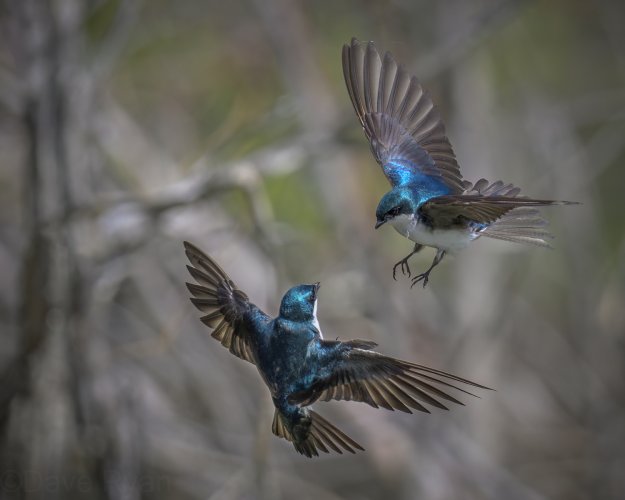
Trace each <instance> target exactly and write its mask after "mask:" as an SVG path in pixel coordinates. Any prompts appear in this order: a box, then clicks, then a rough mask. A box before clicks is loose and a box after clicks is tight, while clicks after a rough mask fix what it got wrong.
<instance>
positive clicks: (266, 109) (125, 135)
mask: <svg viewBox="0 0 625 500" xmlns="http://www.w3.org/2000/svg"><path fill="white" fill-rule="evenodd" d="M624 5H625V4H623V2H617V1H609V0H603V1H597V2H585V1H581V0H573V1H571V0H569V1H553V2H539V1H502V0H499V1H495V0H483V1H479V2H465V1H462V0H453V1H452V0H450V1H445V2H424V1H407V0H406V1H404V0H393V1H390V0H389V1H366V2H357V1H344V2H336V1H330V0H321V1H315V2H302V1H289V0H251V1H238V0H235V1H227V2H223V1H213V0H209V1H204V0H185V1H174V0H149V1H148V0H143V1H140V0H84V1H81V0H63V1H51V0H3V2H2V7H1V11H0V16H1V19H0V22H1V28H0V33H1V34H2V43H1V44H0V152H1V154H0V167H1V169H0V194H1V196H0V224H1V226H0V264H1V267H0V270H1V271H0V272H1V277H2V280H1V281H0V283H1V285H0V323H1V332H2V336H1V340H0V377H1V385H0V432H1V437H0V440H1V442H2V445H1V446H0V497H1V498H28V499H31V498H46V499H47V498H85V499H87V498H89V499H92V498H115V499H118V498H120V499H121V498H123V499H135V498H158V499H183V498H256V497H258V498H271V499H273V498H284V499H288V498H299V499H305V498H315V499H319V498H328V499H335V498H363V499H364V498H371V499H373V498H396V499H404V498H405V499H412V498H428V499H452V498H454V499H455V498H491V499H501V498H536V499H540V498H556V499H567V500H568V499H577V498H579V499H582V498H584V499H585V498H606V499H607V498H623V495H624V494H625V476H624V475H623V470H624V468H625V412H624V408H625V373H624V369H625V348H624V345H625V344H624V342H625V224H624V223H623V213H625V196H623V195H622V191H623V188H624V187H625V170H624V169H623V164H624V161H625V140H624V139H623V138H624V137H625V56H624V54H625V31H624V30H623V20H624V19H625V7H624ZM352 36H357V37H358V38H360V39H362V40H369V39H372V40H375V41H376V42H377V43H378V45H379V46H380V47H381V48H382V49H385V50H390V51H392V52H393V53H394V55H395V56H396V58H397V59H398V60H399V61H402V62H403V63H404V64H405V66H406V67H407V68H408V69H409V70H410V71H412V72H414V73H415V74H417V75H418V77H419V78H420V79H421V80H422V81H423V82H424V83H425V85H426V87H428V88H429V89H430V91H431V92H432V94H433V95H434V97H435V100H436V102H437V103H438V104H439V106H440V108H441V112H442V113H443V116H444V117H445V120H446V123H447V127H448V134H449V136H450V138H451V141H452V144H453V145H454V149H455V150H456V153H457V155H458V158H459V162H460V164H461V166H462V168H463V173H464V175H465V177H466V178H468V179H470V180H476V179H477V178H479V177H482V176H483V177H487V178H489V179H492V180H495V179H498V178H501V179H503V180H505V181H507V182H513V183H514V184H516V185H519V186H522V187H523V190H524V192H525V193H527V194H529V195H532V196H535V197H545V198H556V199H570V200H576V201H581V202H583V205H581V206H575V207H557V208H553V209H550V210H549V211H548V213H545V215H546V217H547V218H548V219H550V221H551V223H552V229H553V232H554V234H556V235H557V239H556V240H555V250H553V251H546V250H542V249H538V248H526V247H521V246H514V245H512V244H506V243H498V242H494V241H481V240H480V241H478V242H476V243H475V244H473V245H472V246H471V248H469V249H467V250H466V251H465V252H464V253H462V254H461V255H459V256H458V257H457V258H455V259H448V260H447V259H446V260H445V262H444V263H443V264H442V265H441V266H440V267H439V268H437V269H436V271H435V272H434V274H433V278H432V281H431V283H430V285H429V286H428V288H427V289H426V290H422V289H413V290H409V288H408V285H409V281H408V280H407V279H405V278H400V279H399V280H398V282H394V281H393V280H392V278H391V267H392V264H393V263H394V262H396V261H397V260H399V259H400V258H401V257H403V256H404V255H406V254H407V253H408V252H409V250H410V245H409V242H407V241H406V240H405V239H404V238H402V237H400V236H399V235H397V234H396V233H394V231H392V229H391V228H382V229H380V230H379V231H374V230H373V224H374V222H375V218H374V211H375V206H376V204H377V201H378V199H379V197H380V196H381V195H382V194H383V193H384V192H385V190H386V189H387V185H386V181H385V179H384V177H383V175H382V174H381V172H380V171H379V169H378V167H377V165H376V164H375V162H374V160H373V158H372V157H371V155H370V153H369V151H368V146H367V144H366V140H365V138H364V136H363V134H362V132H361V130H360V127H359V126H358V123H357V120H356V118H355V116H354V113H353V110H352V109H351V104H350V102H349V99H348V96H347V92H346V91H345V89H344V84H343V81H342V74H341V60H340V50H341V46H342V44H343V43H345V42H347V41H349V39H350V38H351V37H352ZM545 212H547V211H545ZM184 239H188V240H190V241H192V242H194V243H195V244H197V245H199V246H201V247H202V248H204V249H206V250H207V251H208V252H209V253H211V254H212V255H213V256H214V257H215V258H216V259H217V260H218V261H219V262H220V263H221V264H222V266H223V267H224V268H225V269H226V270H227V271H228V272H229V273H230V274H231V275H232V277H233V278H234V279H235V281H236V282H237V284H238V285H239V286H240V287H241V288H242V289H244V290H245V291H246V292H247V293H248V294H249V296H250V297H251V299H252V300H253V301H254V302H256V303H257V304H259V305H261V306H262V307H263V308H266V310H267V311H268V312H270V313H275V311H276V306H277V302H278V300H279V298H280V296H281V293H282V292H283V291H284V290H285V289H286V288H288V287H289V286H290V285H292V284H294V283H297V282H302V281H306V282H312V281H318V280H320V281H321V282H322V283H323V288H322V290H321V294H320V306H319V308H320V310H319V314H320V322H321V327H322V328H323V330H324V332H325V335H326V337H328V338H334V337H340V338H342V339H347V338H351V337H359V338H369V339H372V340H375V341H377V342H379V343H380V346H381V347H380V349H381V351H382V352H385V353H388V354H391V355H395V356H398V357H401V358H404V359H408V360H411V361H416V362H421V363H425V364H429V365H432V366H435V367H438V368H440V369H443V370H447V371H451V372H454V373H458V374H460V375H462V376H465V377H467V378H470V379H474V380H476V381H479V382H481V383H484V384H486V385H488V386H491V387H494V388H495V389H497V391H496V392H492V393H488V394H485V395H483V397H482V398H481V399H476V398H471V397H466V398H464V402H465V403H466V407H462V408H454V409H453V411H451V412H449V413H447V412H440V411H435V412H434V413H433V414H432V415H404V414H395V413H390V412H387V411H384V410H374V409H372V408H370V407H368V406H366V405H362V404H357V403H319V404H317V405H316V409H317V410H318V411H320V412H321V413H322V414H323V415H326V416H328V418H331V419H332V420H333V421H334V422H335V423H336V425H337V426H338V427H339V428H341V429H343V430H344V431H345V432H347V433H348V434H350V435H352V436H353V437H354V438H355V439H356V440H357V441H359V442H360V443H362V444H363V445H364V446H365V448H367V451H366V452H365V453H360V454H358V455H356V456H348V457H345V456H336V455H334V456H324V457H322V458H320V459H317V460H308V459H305V458H303V457H300V456H299V455H297V454H296V453H295V452H294V451H293V449H292V447H291V446H290V445H289V444H287V443H286V442H284V441H280V440H278V439H277V438H274V437H273V436H272V435H271V430H270V428H271V403H270V398H269V395H268V392H267V390H266V388H265V387H264V386H263V385H262V383H261V381H260V378H259V377H258V375H257V373H256V372H255V370H254V368H253V367H252V366H250V365H249V364H247V363H244V362H242V361H240V360H238V359H236V358H234V357H233V356H231V355H230V354H229V353H228V352H227V351H226V350H225V349H223V348H222V347H220V346H219V344H218V343H217V342H215V341H214V340H213V339H211V337H210V335H209V333H208V331H207V330H206V329H205V328H204V327H203V325H202V324H201V323H200V322H199V321H198V319H197V314H196V311H195V310H194V309H193V308H192V306H191V305H190V304H189V302H188V299H187V292H186V289H185V288H184V281H185V280H186V279H187V276H186V271H185V268H184V255H183V252H182V244H181V242H182V240H184ZM431 258H432V253H431V251H430V250H426V251H423V252H422V253H421V254H419V256H418V257H416V258H414V263H413V269H419V268H425V267H426V266H427V265H428V264H429V262H430V260H431Z"/></svg>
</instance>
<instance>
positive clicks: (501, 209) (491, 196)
mask: <svg viewBox="0 0 625 500" xmlns="http://www.w3.org/2000/svg"><path fill="white" fill-rule="evenodd" d="M465 187H466V189H465V191H464V192H463V193H462V194H459V195H443V196H437V197H434V198H430V199H429V200H428V201H426V202H425V203H424V204H423V205H422V206H421V207H420V208H419V213H420V215H421V217H422V218H423V219H424V220H425V222H426V223H428V222H429V223H430V225H435V226H436V227H437V228H449V227H453V226H454V225H458V224H460V225H464V224H466V223H467V221H473V222H477V223H481V224H486V225H488V224H492V223H493V222H495V221H497V220H499V219H500V218H501V217H503V216H504V215H505V214H507V213H508V212H510V211H512V210H514V209H517V210H518V209H523V210H525V211H526V213H525V215H527V214H528V213H530V214H531V215H532V216H533V217H534V219H537V222H538V223H539V224H538V225H536V224H535V223H534V226H533V227H532V228H530V229H538V227H539V226H542V225H545V224H546V223H545V221H543V220H542V219H541V218H540V217H539V213H538V212H537V211H536V210H535V209H536V207H542V206H548V205H570V204H574V202H570V201H556V200H536V199H533V198H527V197H523V196H518V195H519V193H520V191H521V190H520V189H519V188H518V187H515V186H513V185H512V184H504V183H503V182H502V181H497V182H493V183H492V184H490V183H489V182H488V181H487V180H486V179H480V180H479V181H477V182H476V183H475V184H470V183H468V182H466V183H465ZM528 211H529V212H528ZM434 222H435V223H436V224H434ZM545 234H548V233H545Z"/></svg>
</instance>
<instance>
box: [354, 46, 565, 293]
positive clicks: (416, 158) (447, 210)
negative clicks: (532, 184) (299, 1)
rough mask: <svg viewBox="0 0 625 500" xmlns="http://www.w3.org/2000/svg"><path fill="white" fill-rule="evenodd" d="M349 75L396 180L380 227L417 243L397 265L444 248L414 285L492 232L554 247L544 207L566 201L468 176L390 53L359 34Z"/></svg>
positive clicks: (431, 110) (362, 115)
mask: <svg viewBox="0 0 625 500" xmlns="http://www.w3.org/2000/svg"><path fill="white" fill-rule="evenodd" d="M343 74H344V76H345V83H346V85H347V90H348V92H349V96H350V98H351V101H352V104H353V105H354V109H355V110H356V114H357V115H358V119H359V120H360V123H361V125H362V127H363V129H364V132H365V135H366V136H367V138H368V139H369V142H370V144H371V151H372V152H373V155H374V156H375V159H376V160H377V162H378V163H379V164H380V166H381V167H382V170H383V171H384V174H385V175H386V177H387V179H388V180H389V182H390V183H391V186H392V189H391V191H389V192H388V193H386V194H385V195H384V196H383V197H382V199H381V200H380V203H379V205H378V208H377V210H376V225H375V227H376V228H378V227H380V226H382V225H383V224H385V223H387V222H390V223H391V225H392V226H393V227H394V228H395V229H396V230H397V231H398V232H399V233H401V234H402V235H404V236H405V237H407V238H408V239H410V240H412V241H414V242H415V246H414V250H413V252H412V253H411V254H410V255H408V257H406V258H404V259H402V260H401V261H400V262H398V263H397V264H396V265H395V266H394V267H393V277H395V271H396V269H397V267H399V266H401V270H402V272H404V273H407V274H408V275H409V276H410V267H409V266H408V259H409V258H410V256H412V255H413V254H414V253H416V252H418V251H419V250H420V249H421V248H422V247H423V246H430V247H433V248H436V249H437V253H436V257H435V258H434V261H433V263H432V265H431V266H430V268H429V269H428V270H427V271H426V272H424V273H421V274H419V275H418V276H416V277H415V278H413V281H412V285H415V284H416V283H418V282H420V281H422V282H423V286H425V285H426V284H427V282H428V277H429V274H430V272H431V270H432V269H433V268H434V267H435V266H436V265H437V264H438V263H439V262H440V261H441V260H442V259H443V257H444V256H445V254H446V253H450V252H451V253H453V252H456V251H458V250H460V249H462V248H464V247H466V246H467V245H468V244H469V243H470V242H471V241H473V240H474V239H476V238H478V237H480V236H488V237H490V238H497V239H502V240H507V241H513V242H518V243H531V244H535V245H540V246H549V244H548V242H547V240H548V239H549V238H551V235H550V234H549V232H547V231H546V230H545V228H544V226H545V225H546V222H545V221H544V220H543V219H542V217H541V216H540V213H539V212H538V210H537V209H536V207H537V206H542V205H554V204H565V203H569V202H559V201H552V200H535V199H529V198H524V197H518V194H519V191H520V190H519V189H518V188H515V187H514V186H513V185H512V184H508V185H504V183H503V182H501V181H497V182H494V183H492V184H489V183H488V182H487V181H486V180H485V179H481V180H479V181H477V182H476V183H475V184H472V183H471V182H468V181H466V180H464V179H463V178H462V175H461V174H460V167H459V166H458V162H457V161H456V156H455V154H454V151H453V149H452V147H451V144H450V143H449V140H448V139H447V136H446V135H445V127H444V125H443V122H442V120H441V118H440V116H439V114H438V111H437V110H436V107H435V106H434V104H433V103H432V100H431V99H430V97H429V95H428V94H427V92H425V91H424V90H423V88H422V87H421V84H420V83H419V81H418V80H417V79H416V78H415V77H414V76H410V75H409V74H408V73H407V72H406V70H405V69H404V68H403V67H402V66H400V65H398V64H397V63H396V62H395V60H394V59H393V57H392V56H391V55H390V54H389V53H388V52H387V53H386V54H384V57H380V54H379V53H378V51H377V49H376V48H375V46H374V45H373V43H371V42H369V43H368V44H361V43H360V42H359V41H358V40H356V39H353V40H352V42H351V43H350V44H348V45H345V46H344V47H343Z"/></svg>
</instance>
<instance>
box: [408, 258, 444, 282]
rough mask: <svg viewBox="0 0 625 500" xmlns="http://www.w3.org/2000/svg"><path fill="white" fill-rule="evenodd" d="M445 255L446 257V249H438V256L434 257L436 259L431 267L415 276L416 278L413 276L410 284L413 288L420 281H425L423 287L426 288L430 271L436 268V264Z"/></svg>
mask: <svg viewBox="0 0 625 500" xmlns="http://www.w3.org/2000/svg"><path fill="white" fill-rule="evenodd" d="M443 257H445V250H438V252H436V256H435V257H434V260H433V261H432V265H431V266H430V268H429V269H428V270H427V271H425V272H424V273H421V274H419V275H418V276H415V277H414V278H412V285H410V288H412V287H413V286H415V285H416V284H417V283H419V281H423V288H425V285H427V284H428V279H429V277H430V273H431V272H432V269H434V268H435V267H436V266H438V265H439V264H440V262H441V260H443Z"/></svg>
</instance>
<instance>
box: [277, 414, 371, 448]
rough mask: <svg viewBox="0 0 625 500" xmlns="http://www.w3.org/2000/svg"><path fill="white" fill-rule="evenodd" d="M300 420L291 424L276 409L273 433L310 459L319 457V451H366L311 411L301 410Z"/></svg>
mask: <svg viewBox="0 0 625 500" xmlns="http://www.w3.org/2000/svg"><path fill="white" fill-rule="evenodd" d="M300 411H301V412H302V413H301V414H300V415H301V416H300V418H299V419H298V421H297V422H296V423H295V424H293V425H292V424H290V423H289V421H288V419H287V417H285V416H284V415H283V414H282V413H281V412H280V410H278V409H276V411H275V413H274V416H273V424H272V426H271V430H272V431H273V433H274V434H275V435H276V436H278V437H281V438H283V439H286V440H287V441H290V442H291V443H293V446H294V447H295V450H296V451H297V452H298V453H301V454H302V455H305V456H307V457H309V458H311V457H318V456H319V450H320V451H322V452H323V453H330V450H333V451H335V452H336V453H339V454H343V450H345V451H348V452H349V453H356V450H361V451H364V448H363V447H362V446H360V445H359V444H358V443H357V442H356V441H354V440H353V439H352V438H350V437H349V436H347V435H346V434H345V433H344V432H342V431H340V430H339V429H337V428H336V427H335V426H334V425H332V424H331V423H330V422H328V421H327V420H326V419H325V418H323V417H322V416H321V415H319V414H318V413H317V412H314V411H312V410H309V409H301V410H300Z"/></svg>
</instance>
